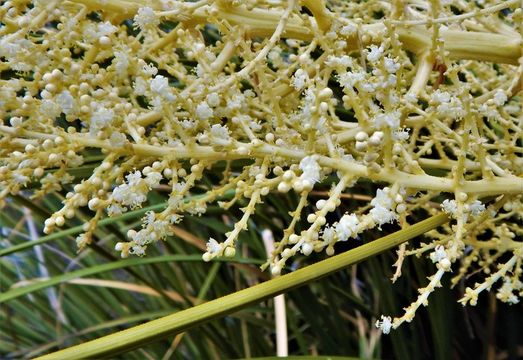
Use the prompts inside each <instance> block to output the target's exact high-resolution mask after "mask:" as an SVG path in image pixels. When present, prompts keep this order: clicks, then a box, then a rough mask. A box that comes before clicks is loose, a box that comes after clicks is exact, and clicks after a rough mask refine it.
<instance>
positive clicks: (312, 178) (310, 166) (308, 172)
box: [299, 155, 321, 186]
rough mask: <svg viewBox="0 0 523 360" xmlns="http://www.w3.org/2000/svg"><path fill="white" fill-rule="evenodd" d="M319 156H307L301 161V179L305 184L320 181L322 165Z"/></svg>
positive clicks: (309, 184) (311, 184)
mask: <svg viewBox="0 0 523 360" xmlns="http://www.w3.org/2000/svg"><path fill="white" fill-rule="evenodd" d="M317 159H318V158H317V156H314V155H312V156H306V157H304V158H303V159H301V161H300V165H299V167H300V170H301V171H302V173H301V175H300V181H301V182H302V184H303V186H313V185H314V184H315V183H317V182H319V181H320V171H321V167H320V165H319V164H318V160H317Z"/></svg>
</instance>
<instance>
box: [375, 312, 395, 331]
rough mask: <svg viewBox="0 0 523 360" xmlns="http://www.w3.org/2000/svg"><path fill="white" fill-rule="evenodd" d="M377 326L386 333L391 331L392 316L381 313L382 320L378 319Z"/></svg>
mask: <svg viewBox="0 0 523 360" xmlns="http://www.w3.org/2000/svg"><path fill="white" fill-rule="evenodd" d="M376 327H377V328H378V329H381V331H383V333H384V334H388V333H390V330H391V329H392V319H391V317H390V316H383V315H381V321H380V320H376Z"/></svg>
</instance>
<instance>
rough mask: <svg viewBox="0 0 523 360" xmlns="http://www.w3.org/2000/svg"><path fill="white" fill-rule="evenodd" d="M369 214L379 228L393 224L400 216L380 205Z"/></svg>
mask: <svg viewBox="0 0 523 360" xmlns="http://www.w3.org/2000/svg"><path fill="white" fill-rule="evenodd" d="M369 214H370V216H371V217H372V219H373V220H374V222H375V223H377V224H378V226H381V225H383V224H389V223H392V222H394V221H396V220H397V219H398V214H396V213H395V212H394V211H391V210H389V209H387V208H384V207H383V206H380V205H378V206H376V207H374V208H373V209H371V210H370V212H369Z"/></svg>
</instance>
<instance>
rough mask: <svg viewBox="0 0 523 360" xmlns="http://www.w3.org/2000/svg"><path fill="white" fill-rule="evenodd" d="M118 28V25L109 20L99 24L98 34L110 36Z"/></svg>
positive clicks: (99, 35)
mask: <svg viewBox="0 0 523 360" xmlns="http://www.w3.org/2000/svg"><path fill="white" fill-rule="evenodd" d="M117 30H118V28H117V27H116V26H114V25H113V24H111V23H110V22H109V21H106V22H103V23H99V24H98V33H97V34H96V35H97V36H98V37H102V36H108V35H111V34H113V33H115V32H116V31H117Z"/></svg>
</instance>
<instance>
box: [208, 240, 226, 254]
mask: <svg viewBox="0 0 523 360" xmlns="http://www.w3.org/2000/svg"><path fill="white" fill-rule="evenodd" d="M206 246H207V252H208V253H209V254H212V255H214V254H218V253H220V251H221V250H222V246H221V244H220V243H219V242H218V241H216V240H214V239H213V238H210V239H209V241H207V245H206Z"/></svg>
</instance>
